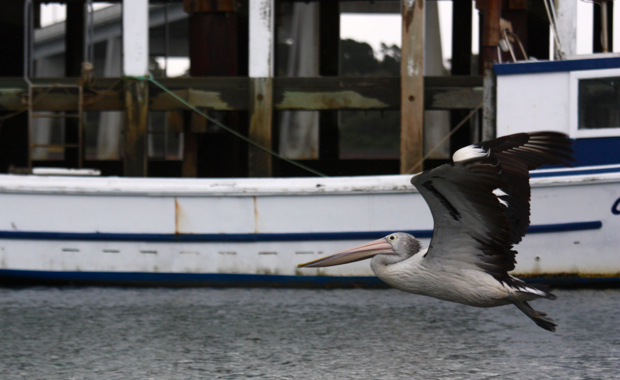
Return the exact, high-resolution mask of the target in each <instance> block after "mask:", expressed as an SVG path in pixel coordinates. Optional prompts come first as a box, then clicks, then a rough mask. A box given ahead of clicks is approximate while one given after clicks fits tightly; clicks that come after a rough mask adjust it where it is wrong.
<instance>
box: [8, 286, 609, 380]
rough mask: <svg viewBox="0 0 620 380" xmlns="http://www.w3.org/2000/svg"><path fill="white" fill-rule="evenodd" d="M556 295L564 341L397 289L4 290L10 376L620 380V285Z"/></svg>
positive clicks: (500, 314) (546, 305)
mask: <svg viewBox="0 0 620 380" xmlns="http://www.w3.org/2000/svg"><path fill="white" fill-rule="evenodd" d="M555 293H556V294H557V296H558V300H556V301H537V302H534V303H533V304H532V305H533V306H534V307H535V308H536V309H537V310H542V311H545V312H547V313H549V314H550V316H552V317H554V318H555V319H556V320H557V321H558V323H559V325H560V326H559V329H558V332H557V333H555V334H553V333H550V332H547V331H545V330H543V329H541V328H539V327H538V326H536V325H535V324H534V323H533V322H532V321H531V320H529V319H528V318H527V317H525V315H523V314H522V313H521V312H520V311H519V310H517V309H516V308H515V307H513V306H506V307H500V308H493V309H478V308H472V307H467V306H462V305H457V304H452V303H448V302H443V301H438V300H435V299H431V298H426V297H421V296H414V295H410V294H407V293H403V292H400V291H397V290H361V289H356V290H293V289H208V288H204V289H116V288H23V289H10V288H9V289H0V378H1V379H246V378H265V379H434V378H445V379H534V378H537V379H617V378H620V316H619V312H620V290H578V291H577V290H576V291H562V290H556V291H555Z"/></svg>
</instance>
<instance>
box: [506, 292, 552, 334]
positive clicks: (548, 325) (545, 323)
mask: <svg viewBox="0 0 620 380" xmlns="http://www.w3.org/2000/svg"><path fill="white" fill-rule="evenodd" d="M508 300H509V301H510V302H512V303H513V304H514V305H515V306H516V307H518V308H519V310H521V311H522V312H523V313H524V314H525V315H527V316H528V317H530V319H531V320H533V321H534V323H536V324H537V325H538V326H540V327H542V328H543V329H545V330H549V331H551V332H555V328H556V327H557V326H558V325H557V324H556V323H555V320H554V319H553V318H549V317H547V314H546V313H543V312H541V311H536V310H534V309H533V308H532V307H531V306H530V304H529V303H527V301H519V300H518V299H516V298H514V297H510V298H509V299H508Z"/></svg>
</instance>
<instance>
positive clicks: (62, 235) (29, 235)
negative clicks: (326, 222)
mask: <svg viewBox="0 0 620 380" xmlns="http://www.w3.org/2000/svg"><path fill="white" fill-rule="evenodd" d="M602 226H603V223H602V222H600V221H592V222H576V223H561V224H541V225H535V226H530V228H529V229H528V233H549V232H567V231H584V230H596V229H600V228H601V227H602ZM393 232H395V231H361V232H308V233H281V234H120V233H80V232H75V233H74V232H22V231H0V239H21V240H71V241H135V242H163V243H166V242H168V243H177V242H178V243H180V242H183V243H208V242H219V243H253V242H286V241H333V240H370V239H379V238H381V237H384V236H386V235H389V234H391V233H393ZM401 232H407V233H409V234H411V235H413V236H415V237H418V238H430V237H431V236H433V231H431V230H405V231H401Z"/></svg>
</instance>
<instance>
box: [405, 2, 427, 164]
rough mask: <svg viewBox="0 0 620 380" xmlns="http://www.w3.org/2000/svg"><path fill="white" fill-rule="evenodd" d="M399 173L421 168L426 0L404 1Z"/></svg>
mask: <svg viewBox="0 0 620 380" xmlns="http://www.w3.org/2000/svg"><path fill="white" fill-rule="evenodd" d="M401 6H402V20H403V21H402V22H403V26H402V36H403V39H402V49H401V61H400V78H401V82H400V85H401V99H400V104H401V107H400V128H401V130H400V172H401V173H403V174H405V173H416V172H419V171H421V170H422V164H423V163H422V157H423V145H424V138H423V132H424V1H422V0H415V1H411V0H402V5H401Z"/></svg>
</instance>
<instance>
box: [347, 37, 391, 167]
mask: <svg viewBox="0 0 620 380" xmlns="http://www.w3.org/2000/svg"><path fill="white" fill-rule="evenodd" d="M340 75H342V76H353V77H360V76H372V77H388V76H399V75H400V48H399V47H398V46H396V45H392V46H387V45H385V44H381V51H380V52H375V51H374V50H373V49H372V47H371V46H370V45H368V44H367V43H365V42H358V41H355V40H351V39H346V40H341V41H340ZM340 152H341V156H342V157H343V158H398V156H399V154H400V153H399V152H400V113H399V112H398V111H383V112H382V111H341V112H340Z"/></svg>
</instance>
